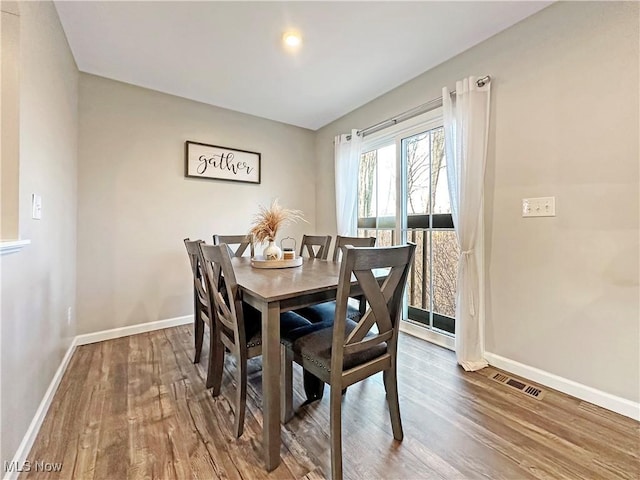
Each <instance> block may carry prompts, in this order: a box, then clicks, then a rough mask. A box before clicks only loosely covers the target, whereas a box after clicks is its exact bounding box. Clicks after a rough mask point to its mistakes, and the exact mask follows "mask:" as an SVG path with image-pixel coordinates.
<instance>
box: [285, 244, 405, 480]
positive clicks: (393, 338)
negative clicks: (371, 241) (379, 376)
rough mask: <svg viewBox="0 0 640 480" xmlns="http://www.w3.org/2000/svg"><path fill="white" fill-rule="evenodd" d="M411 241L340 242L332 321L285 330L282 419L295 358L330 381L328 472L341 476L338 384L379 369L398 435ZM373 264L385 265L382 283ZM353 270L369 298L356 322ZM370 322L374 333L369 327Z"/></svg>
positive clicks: (287, 414) (288, 412) (288, 408)
mask: <svg viewBox="0 0 640 480" xmlns="http://www.w3.org/2000/svg"><path fill="white" fill-rule="evenodd" d="M415 248H416V246H415V244H412V243H409V244H408V245H404V246H395V247H385V248H355V247H351V246H346V247H344V250H343V252H344V257H343V259H342V264H341V268H340V278H339V284H338V293H337V299H336V311H335V319H334V323H333V326H332V327H328V328H324V329H321V330H316V331H314V332H312V333H310V334H308V335H305V336H302V337H298V338H295V335H291V336H290V337H288V338H287V337H286V336H283V345H284V348H283V355H282V356H283V367H282V368H283V372H282V378H281V380H282V389H283V395H284V401H283V413H282V416H283V419H284V420H285V421H286V420H288V419H290V418H291V416H292V415H293V409H292V389H291V381H290V378H291V375H292V373H291V369H292V361H295V362H296V363H299V364H300V365H302V366H303V367H304V368H305V369H306V370H308V371H309V372H311V373H313V375H315V376H316V377H318V378H319V379H320V380H322V381H324V382H326V383H328V384H329V385H330V386H331V401H330V429H331V478H332V479H334V480H336V479H341V478H342V421H341V401H342V390H343V389H345V388H346V387H348V386H349V385H352V384H354V383H356V382H359V381H361V380H364V379H365V378H367V377H370V376H371V375H374V374H376V373H378V372H383V379H384V386H385V390H386V394H387V403H388V406H389V413H390V416H391V427H392V430H393V437H394V438H395V439H396V440H402V438H403V432H402V423H401V420H400V406H399V403H398V385H397V374H396V365H397V354H398V330H399V324H400V317H401V314H402V299H403V296H404V290H405V286H406V283H407V277H408V274H409V269H410V267H411V265H412V263H413V257H414V255H415ZM377 269H388V273H387V276H386V278H385V279H384V281H383V282H382V284H380V283H379V281H378V279H377V278H376V274H375V273H376V272H375V271H376V270H377ZM352 275H353V276H355V278H356V279H357V280H358V286H359V290H362V294H363V295H364V297H365V298H366V300H367V304H368V309H367V311H366V313H365V314H364V316H363V317H362V319H361V320H360V322H359V323H356V322H353V321H352V320H349V318H348V317H347V303H348V301H349V296H350V294H351V279H352ZM374 324H375V325H376V327H377V333H375V332H373V331H372V327H373V326H374Z"/></svg>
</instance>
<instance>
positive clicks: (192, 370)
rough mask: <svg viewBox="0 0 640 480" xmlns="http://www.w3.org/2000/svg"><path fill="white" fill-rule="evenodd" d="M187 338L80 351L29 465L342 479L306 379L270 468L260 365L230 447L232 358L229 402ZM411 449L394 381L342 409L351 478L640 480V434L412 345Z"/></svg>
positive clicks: (324, 413) (621, 421) (144, 339)
mask: <svg viewBox="0 0 640 480" xmlns="http://www.w3.org/2000/svg"><path fill="white" fill-rule="evenodd" d="M206 351H207V348H206V346H205V348H203V359H202V361H201V363H200V364H199V365H194V364H192V362H191V358H192V354H193V331H192V328H191V327H187V326H184V327H176V328H170V329H166V330H159V331H156V332H152V333H146V334H141V335H135V336H131V337H126V338H120V339H117V340H111V341H107V342H102V343H97V344H93V345H85V346H81V347H79V348H78V349H77V350H76V352H75V354H74V356H73V358H72V360H71V363H70V365H69V368H68V370H67V372H66V373H65V376H64V378H63V380H62V382H61V384H60V387H59V389H58V392H57V393H56V396H55V399H54V401H53V403H52V405H51V408H50V410H49V412H48V414H47V416H46V419H45V421H44V424H43V426H42V428H41V430H40V433H39V435H38V438H37V439H36V442H35V444H34V447H33V449H32V451H31V453H30V455H29V460H30V461H31V462H32V466H33V465H34V462H36V461H44V462H50V463H53V462H62V464H63V465H62V470H61V471H60V472H57V473H55V472H35V471H34V469H33V467H32V471H31V472H29V473H23V474H22V475H21V478H38V479H49V478H51V479H66V478H74V479H118V480H121V479H122V480H123V479H142V478H145V479H162V480H165V479H166V480H169V479H190V478H194V479H217V478H221V479H229V480H235V479H245V480H246V479H251V480H253V479H263V478H273V479H294V478H295V479H306V480H319V479H323V478H327V477H328V475H329V473H330V467H329V466H330V451H329V445H330V443H329V398H328V397H329V396H328V395H327V394H326V392H325V396H324V399H323V400H322V401H320V402H315V403H312V404H309V405H306V406H301V403H302V401H303V393H302V373H301V371H300V370H299V369H295V370H294V389H295V393H294V404H295V406H296V409H297V413H296V416H295V417H294V419H293V420H291V422H290V423H288V424H287V425H286V426H283V427H282V440H283V445H282V449H281V457H282V463H281V465H280V466H279V467H278V468H277V469H276V470H275V471H273V472H271V473H269V474H268V473H267V472H265V470H264V468H263V462H262V444H261V428H262V416H261V409H260V405H261V389H262V386H261V378H260V372H261V370H260V366H261V364H260V359H259V358H257V359H253V360H251V361H250V363H249V387H248V400H247V418H246V424H245V432H244V434H243V436H242V437H241V438H240V439H238V440H236V439H235V438H234V437H233V434H232V426H233V413H232V407H231V405H232V404H233V394H234V391H235V387H234V382H233V381H232V376H231V373H232V372H233V368H234V365H233V363H232V360H231V359H227V364H226V367H225V370H226V371H225V378H224V383H223V387H222V395H221V396H220V397H218V398H215V399H214V398H212V397H211V395H210V393H209V392H208V391H207V390H206V389H205V386H204V383H205V382H204V380H205V374H206V371H205V365H206V355H205V354H204V352H206ZM399 352H400V355H399V372H398V374H399V391H400V408H401V413H402V421H403V426H404V434H405V437H404V441H403V442H396V441H395V440H394V439H393V436H392V434H391V424H390V420H389V413H388V410H387V406H386V402H385V395H384V388H383V385H382V378H381V376H380V375H377V376H375V377H372V378H370V379H368V380H366V381H364V382H362V383H360V384H357V385H354V386H352V387H349V390H348V392H347V394H346V395H345V397H344V401H343V451H344V478H345V479H480V478H484V479H487V478H488V479H496V480H499V479H508V480H512V479H518V480H519V479H523V480H524V479H561V478H584V479H630V480H631V479H636V480H637V479H638V478H640V461H639V456H640V427H639V425H640V424H638V422H635V421H633V420H631V419H628V418H625V417H622V416H620V415H617V414H614V413H611V412H608V411H606V410H604V409H601V408H599V407H596V406H594V405H591V404H587V403H585V402H582V401H580V400H577V399H574V398H571V397H568V396H566V395H564V394H560V393H558V392H555V391H552V390H548V389H545V390H546V395H545V397H544V399H542V400H537V399H533V398H529V397H528V396H526V395H523V394H522V393H520V392H517V391H515V390H513V389H511V388H509V387H507V386H505V385H501V384H498V383H496V382H495V381H493V380H491V379H490V378H489V375H490V374H491V373H492V372H493V370H491V369H484V370H483V371H480V372H475V373H465V372H464V371H463V370H462V369H461V368H459V367H458V366H457V365H456V361H455V356H454V354H453V353H452V352H450V351H448V350H445V349H442V348H439V347H437V346H434V345H431V344H429V343H426V342H423V341H422V340H419V339H416V338H413V337H410V336H408V335H404V334H402V335H401V338H400V344H399Z"/></svg>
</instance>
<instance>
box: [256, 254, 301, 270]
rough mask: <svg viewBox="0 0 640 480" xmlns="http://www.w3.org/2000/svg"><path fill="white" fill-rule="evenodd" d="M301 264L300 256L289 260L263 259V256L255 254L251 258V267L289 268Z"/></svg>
mask: <svg viewBox="0 0 640 480" xmlns="http://www.w3.org/2000/svg"><path fill="white" fill-rule="evenodd" d="M300 265H302V257H296V258H293V259H291V260H265V259H264V257H263V256H261V255H257V256H255V257H253V258H252V259H251V266H252V267H253V268H291V267H299V266H300Z"/></svg>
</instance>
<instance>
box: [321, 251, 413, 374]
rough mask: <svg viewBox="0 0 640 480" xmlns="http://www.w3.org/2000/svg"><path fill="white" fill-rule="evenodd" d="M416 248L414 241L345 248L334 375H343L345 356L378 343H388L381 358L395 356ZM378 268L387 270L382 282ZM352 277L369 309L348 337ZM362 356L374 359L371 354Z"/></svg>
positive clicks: (332, 364)
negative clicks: (348, 310) (404, 297)
mask: <svg viewBox="0 0 640 480" xmlns="http://www.w3.org/2000/svg"><path fill="white" fill-rule="evenodd" d="M415 249H416V245H415V244H413V243H409V244H407V245H401V246H395V247H384V248H369V247H367V248H357V247H352V246H350V245H347V246H345V247H344V249H343V252H344V257H343V259H342V264H341V266H340V279H339V284H338V292H337V299H336V315H335V320H334V326H333V342H332V351H331V372H332V376H333V375H334V373H335V374H336V375H338V376H340V375H342V369H343V361H344V356H345V355H350V354H355V353H358V352H361V353H362V352H363V351H364V350H367V349H371V348H378V349H379V347H378V345H380V344H382V343H383V342H386V349H385V352H384V353H383V354H381V355H380V356H379V357H380V358H381V357H382V356H384V355H386V356H391V357H394V356H395V354H396V351H397V345H398V328H399V325H400V317H401V314H402V299H403V294H404V289H405V286H406V283H407V278H408V275H409V270H410V268H411V265H412V263H413V257H414V255H415ZM378 269H388V272H387V274H386V278H384V280H383V281H378V279H377V278H376V270H378ZM352 276H354V277H355V279H357V281H358V288H359V289H361V290H362V295H363V296H364V298H365V300H366V301H367V304H368V308H367V311H366V312H365V314H364V315H363V317H362V318H361V319H360V322H359V323H358V325H357V326H356V327H355V328H354V329H353V330H352V331H351V333H350V334H349V335H348V336H347V337H346V338H345V323H346V317H347V302H348V300H349V295H350V291H351V281H352ZM374 324H375V325H376V326H377V333H373V332H371V333H370V331H371V327H373V325H374ZM362 357H363V358H365V357H366V358H368V360H369V361H370V360H371V357H370V356H369V357H367V356H366V355H362ZM350 368H353V367H350ZM365 373H366V372H365Z"/></svg>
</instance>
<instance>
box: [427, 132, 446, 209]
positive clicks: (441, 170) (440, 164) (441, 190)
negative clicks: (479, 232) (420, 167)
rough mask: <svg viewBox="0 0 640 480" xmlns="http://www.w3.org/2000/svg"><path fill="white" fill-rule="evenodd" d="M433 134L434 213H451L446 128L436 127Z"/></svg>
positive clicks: (432, 186) (432, 185) (432, 187)
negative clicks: (445, 154)
mask: <svg viewBox="0 0 640 480" xmlns="http://www.w3.org/2000/svg"><path fill="white" fill-rule="evenodd" d="M430 134H431V159H432V164H431V171H432V172H433V175H432V176H431V192H432V200H433V201H432V204H433V212H432V213H451V203H450V201H449V184H448V183H447V161H446V159H445V156H444V128H442V127H440V128H436V129H434V130H431V131H430Z"/></svg>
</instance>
